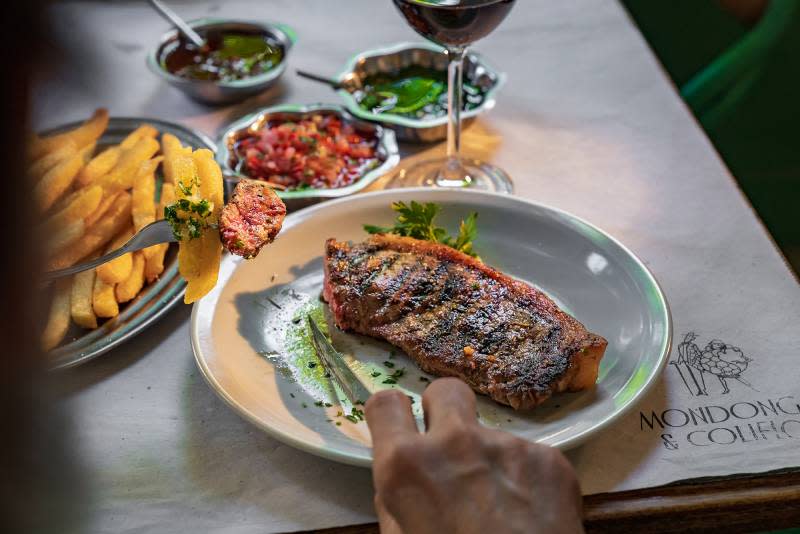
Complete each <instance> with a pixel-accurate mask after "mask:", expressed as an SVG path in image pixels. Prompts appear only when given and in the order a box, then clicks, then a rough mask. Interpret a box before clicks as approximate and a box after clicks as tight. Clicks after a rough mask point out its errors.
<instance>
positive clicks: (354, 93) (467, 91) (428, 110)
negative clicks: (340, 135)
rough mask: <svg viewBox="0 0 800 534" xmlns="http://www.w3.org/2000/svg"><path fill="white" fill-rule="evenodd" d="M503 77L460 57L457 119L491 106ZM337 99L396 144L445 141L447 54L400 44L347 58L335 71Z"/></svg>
mask: <svg viewBox="0 0 800 534" xmlns="http://www.w3.org/2000/svg"><path fill="white" fill-rule="evenodd" d="M505 78H506V76H505V74H503V73H502V72H499V71H498V70H496V69H495V68H494V67H492V66H491V65H490V64H489V63H488V62H487V61H486V59H485V58H483V57H482V56H481V55H479V54H477V53H474V52H469V53H467V56H466V57H465V58H464V93H463V95H462V113H461V116H462V120H463V121H464V125H467V124H469V123H470V122H471V121H472V120H473V119H474V118H475V117H476V116H477V115H478V114H480V113H482V112H484V111H487V110H489V109H491V108H493V107H494V104H495V95H496V93H497V91H498V90H499V89H500V87H501V86H502V85H503V83H504V82H505ZM337 80H338V81H339V83H340V85H341V89H339V91H338V92H339V95H340V96H341V98H342V99H343V100H344V103H345V106H346V107H347V110H348V111H349V112H350V113H352V114H353V115H355V116H357V117H358V118H360V119H364V120H368V121H372V122H377V123H379V124H381V125H383V126H386V127H387V128H391V129H392V130H394V131H395V133H396V134H397V138H398V139H399V140H401V141H411V142H434V141H441V140H442V139H445V138H446V137H447V56H446V54H445V52H444V50H443V49H442V48H441V47H439V46H437V45H434V44H432V43H400V44H395V45H391V46H387V47H383V48H379V49H375V50H369V51H366V52H363V53H360V54H357V55H355V56H353V57H352V58H351V59H350V60H349V61H348V62H347V64H346V66H345V68H344V69H343V70H342V71H341V72H340V73H339V75H338V77H337Z"/></svg>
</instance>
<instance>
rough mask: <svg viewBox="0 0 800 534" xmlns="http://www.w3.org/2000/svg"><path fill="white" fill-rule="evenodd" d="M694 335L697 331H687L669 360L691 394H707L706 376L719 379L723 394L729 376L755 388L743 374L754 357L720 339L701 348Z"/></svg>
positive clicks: (726, 387) (696, 395)
mask: <svg viewBox="0 0 800 534" xmlns="http://www.w3.org/2000/svg"><path fill="white" fill-rule="evenodd" d="M696 339H697V334H695V333H694V332H689V333H688V334H686V336H684V338H683V342H682V343H681V344H680V345H678V357H677V358H676V359H674V360H672V361H670V362H669V363H670V365H671V366H672V368H673V369H675V370H677V371H678V374H679V375H680V377H681V380H683V384H684V385H685V386H686V389H687V390H688V391H689V394H690V395H694V396H695V397H699V396H703V395H708V385H707V384H706V378H709V379H710V380H713V379H714V378H717V379H719V382H720V384H721V385H722V394H723V395H725V394H728V393H730V392H731V390H730V387H729V386H728V381H729V380H735V381H737V382H739V383H741V384H744V385H745V386H747V387H749V388H750V389H755V388H754V387H753V386H752V385H750V383H749V382H748V381H747V380H745V379H744V378H742V373H744V372H745V371H747V366H748V365H749V364H750V362H752V361H753V359H752V358H749V357H747V356H745V355H744V353H743V352H742V349H740V348H739V347H734V346H733V345H729V344H727V343H725V342H723V341H720V340H719V339H712V340H711V341H709V342H708V344H707V345H706V346H705V347H703V349H702V350H701V349H700V347H698V346H697V344H696V343H695V340H696Z"/></svg>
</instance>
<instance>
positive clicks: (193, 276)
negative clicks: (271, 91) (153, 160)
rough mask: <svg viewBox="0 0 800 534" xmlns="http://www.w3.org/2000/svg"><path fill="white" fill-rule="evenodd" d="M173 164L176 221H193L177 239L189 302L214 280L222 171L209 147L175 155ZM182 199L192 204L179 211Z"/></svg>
mask: <svg viewBox="0 0 800 534" xmlns="http://www.w3.org/2000/svg"><path fill="white" fill-rule="evenodd" d="M172 165H173V171H174V173H175V176H174V177H175V184H176V188H177V190H176V195H177V198H178V201H177V203H176V206H177V210H178V212H177V213H176V214H175V215H176V221H179V222H180V221H183V222H184V223H185V221H187V220H188V221H194V222H193V227H192V228H190V231H189V232H187V233H186V235H182V239H181V241H179V243H178V269H179V271H180V273H181V275H182V276H183V277H184V279H185V280H186V282H187V286H186V295H185V297H184V302H186V303H187V304H191V303H192V302H195V301H197V300H199V299H200V298H202V297H203V296H204V295H205V294H206V293H208V292H209V291H211V289H213V287H214V286H215V285H216V283H217V276H218V274H219V262H220V259H221V257H222V243H221V242H220V239H219V232H218V231H217V229H216V225H217V223H218V221H219V213H220V210H221V209H222V204H223V184H222V171H221V170H220V168H219V165H217V163H216V162H215V161H214V156H213V154H212V153H211V151H210V150H197V151H195V152H194V153H192V155H191V157H188V156H178V157H177V158H175V159H174V160H173V161H172ZM184 200H185V201H187V202H188V203H189V205H190V206H191V208H190V211H188V212H183V213H181V212H180V210H181V209H182V208H180V207H179V206H180V205H181V202H182V201H184ZM201 211H202V213H200V212H201ZM173 222H175V221H173ZM187 228H189V226H188V225H187ZM198 234H199V235H198Z"/></svg>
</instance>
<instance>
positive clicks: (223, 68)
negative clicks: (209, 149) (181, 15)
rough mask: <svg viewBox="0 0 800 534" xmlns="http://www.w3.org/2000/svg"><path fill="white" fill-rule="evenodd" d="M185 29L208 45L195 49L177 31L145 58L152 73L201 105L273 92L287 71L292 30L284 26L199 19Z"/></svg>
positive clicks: (169, 32)
mask: <svg viewBox="0 0 800 534" xmlns="http://www.w3.org/2000/svg"><path fill="white" fill-rule="evenodd" d="M189 25H190V26H191V27H192V28H193V29H194V30H195V31H197V33H199V34H200V36H201V37H203V38H204V39H205V40H206V47H204V48H203V49H199V48H198V47H196V46H195V45H193V44H192V43H190V42H188V41H187V40H186V39H185V38H183V37H182V36H181V35H180V34H179V33H178V32H177V30H174V29H173V30H171V31H168V32H167V33H165V34H164V35H163V36H162V37H161V40H160V41H159V43H158V45H157V46H156V47H154V48H153V49H152V50H151V51H150V53H149V54H148V56H147V64H148V66H149V67H150V70H151V71H153V72H154V73H155V74H157V75H158V76H160V77H161V78H163V79H164V80H166V81H167V82H168V83H169V84H170V85H172V86H173V87H176V88H178V89H180V90H181V91H183V92H184V93H186V95H187V96H189V97H190V98H192V99H194V100H197V101H200V102H202V103H204V104H210V105H222V104H230V103H233V102H238V101H240V100H244V99H245V98H248V97H250V96H253V95H255V94H258V93H261V92H263V91H265V90H266V89H268V88H269V87H270V86H272V85H273V84H274V83H275V82H276V81H277V80H278V78H280V76H281V75H282V74H283V72H284V71H285V70H286V62H287V57H288V54H289V50H290V49H291V48H292V45H293V44H294V43H295V41H296V34H295V32H294V30H292V29H291V28H289V27H288V26H285V25H283V24H269V23H260V22H248V21H240V20H223V19H199V20H194V21H191V22H189Z"/></svg>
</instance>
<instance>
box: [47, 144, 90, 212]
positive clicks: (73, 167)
mask: <svg viewBox="0 0 800 534" xmlns="http://www.w3.org/2000/svg"><path fill="white" fill-rule="evenodd" d="M93 150H94V144H93V143H92V144H89V145H87V146H85V147H84V148H82V149H81V150H79V151H78V152H76V153H75V154H73V155H72V156H71V157H70V158H68V159H66V160H63V161H61V162H59V163H58V164H57V165H56V166H55V167H53V168H52V169H50V170H49V171H47V172H46V173H45V175H44V176H42V179H41V180H39V182H38V183H37V184H36V187H35V188H34V191H33V193H34V197H35V199H36V203H37V205H38V206H39V211H40V212H41V213H44V212H46V211H47V210H48V209H50V207H52V206H53V204H55V202H56V200H58V199H59V197H60V196H61V195H63V194H64V193H65V192H66V191H67V190H68V189H69V187H70V186H71V185H72V181H73V180H75V177H76V176H78V172H80V170H81V168H82V167H83V165H84V164H85V163H86V160H87V159H88V158H89V156H90V155H91V153H92V151H93Z"/></svg>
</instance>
